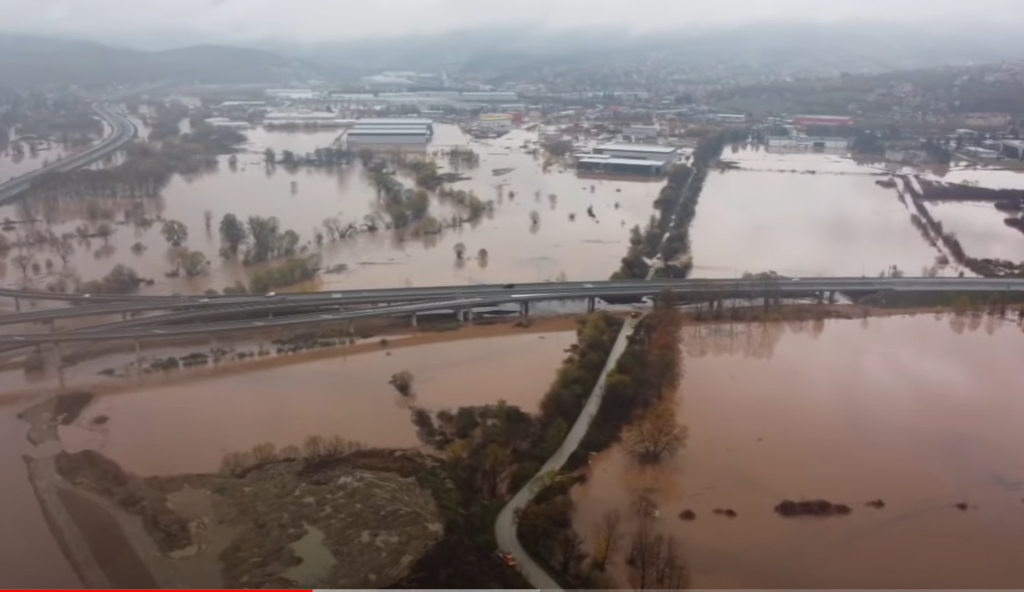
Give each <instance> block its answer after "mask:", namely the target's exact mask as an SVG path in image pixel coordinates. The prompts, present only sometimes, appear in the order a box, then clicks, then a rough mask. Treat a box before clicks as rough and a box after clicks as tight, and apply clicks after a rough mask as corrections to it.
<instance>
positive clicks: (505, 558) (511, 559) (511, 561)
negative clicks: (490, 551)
mask: <svg viewBox="0 0 1024 592" xmlns="http://www.w3.org/2000/svg"><path fill="white" fill-rule="evenodd" d="M496 555H497V556H498V559H501V560H502V562H504V563H505V565H507V566H509V567H511V568H515V567H516V558H515V556H513V555H512V554H511V553H506V552H504V551H502V550H501V549H498V551H497V553H496Z"/></svg>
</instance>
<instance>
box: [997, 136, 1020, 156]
mask: <svg viewBox="0 0 1024 592" xmlns="http://www.w3.org/2000/svg"><path fill="white" fill-rule="evenodd" d="M999 144H1000V148H999V152H1000V154H1002V155H1003V156H1004V157H1005V158H1012V159H1014V160H1024V140H1002V141H1001V142H1000V143H999Z"/></svg>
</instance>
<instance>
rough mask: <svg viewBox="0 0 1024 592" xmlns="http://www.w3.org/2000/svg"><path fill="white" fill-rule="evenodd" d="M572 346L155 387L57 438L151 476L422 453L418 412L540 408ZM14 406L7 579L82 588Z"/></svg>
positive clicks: (8, 438) (550, 338)
mask: <svg viewBox="0 0 1024 592" xmlns="http://www.w3.org/2000/svg"><path fill="white" fill-rule="evenodd" d="M573 343H575V334H574V333H573V332H555V333H543V334H524V335H515V336H511V337H502V338H485V339H472V340H464V341H457V340H456V341H450V342H447V343H435V344H432V345H431V346H430V347H429V348H427V347H425V346H423V347H410V348H404V349H403V348H397V349H394V350H392V351H391V352H390V355H389V353H388V352H385V351H380V352H373V353H369V354H361V355H358V356H350V357H340V356H339V357H337V358H334V359H330V360H325V361H317V362H308V363H301V364H295V365H292V366H288V367H284V368H276V369H274V370H265V371H254V372H251V373H245V374H238V375H232V376H225V377H222V378H215V379H210V380H206V381H202V382H198V383H189V384H187V385H180V386H164V387H155V388H149V389H147V390H141V391H137V392H129V393H124V394H118V395H111V396H108V397H103V398H100V399H98V400H96V401H94V402H93V403H92V405H91V406H90V407H88V408H87V409H86V411H85V412H84V413H83V415H82V417H81V418H80V420H79V421H78V422H76V424H75V425H73V426H65V427H62V428H61V432H60V436H61V439H62V444H63V446H64V448H65V449H66V450H68V451H77V450H80V449H84V448H91V449H95V450H99V451H101V452H103V454H105V455H107V456H109V457H111V458H113V459H114V460H116V461H118V462H119V463H121V464H122V465H123V466H124V467H125V469H127V470H130V471H134V472H137V473H140V474H144V475H148V474H170V473H180V472H193V471H215V470H217V468H218V466H219V464H220V461H221V458H222V456H223V454H224V453H225V452H228V451H234V450H240V449H248V448H250V447H252V446H253V445H255V444H258V443H261V442H274V443H275V444H278V445H280V446H283V445H288V444H301V442H302V440H303V439H304V438H305V437H306V436H308V435H311V434H323V435H335V434H337V435H340V436H342V437H345V438H347V439H350V440H357V441H360V442H363V443H365V444H367V445H371V446H386V447H409V446H417V445H418V444H419V442H418V440H417V437H416V434H415V428H414V427H413V426H412V424H411V422H410V418H409V415H410V406H411V405H416V406H421V407H424V408H426V409H429V410H431V411H436V410H439V409H454V408H457V407H458V406H461V405H475V404H488V403H497V402H498V401H499V400H502V399H504V400H505V401H507V402H508V403H509V404H512V405H519V406H521V407H523V408H524V409H527V410H529V411H534V410H535V409H536V406H537V404H538V402H539V401H540V398H541V397H542V396H543V394H544V392H545V391H546V389H547V387H548V386H549V384H550V382H551V380H552V379H553V377H554V375H555V371H556V370H557V368H558V366H559V365H560V364H561V360H562V358H563V357H564V354H563V351H564V350H565V349H567V348H568V347H569V346H570V345H571V344H573ZM524 369H528V371H526V372H524ZM401 370H409V371H411V372H412V373H413V374H414V376H415V379H414V391H415V397H413V398H412V399H411V400H405V399H402V398H401V397H400V396H399V395H398V394H397V393H396V392H395V390H394V389H393V388H392V387H391V386H390V385H389V384H388V382H387V381H388V379H389V378H390V376H391V375H392V374H394V373H395V372H398V371H401ZM466 384H474V385H477V387H476V388H474V389H470V388H466V387H465V385H466ZM17 411H18V408H16V407H13V406H12V407H5V408H0V442H3V443H4V446H3V453H2V454H0V466H2V468H3V470H4V475H6V476H7V477H8V478H7V479H5V481H4V484H3V486H2V487H0V501H2V502H3V503H0V520H3V523H4V524H5V525H9V526H12V527H16V528H17V529H18V532H19V537H17V538H16V539H12V538H10V537H8V539H7V540H5V541H3V544H2V545H0V573H2V574H3V584H4V585H7V586H14V585H24V586H28V587H31V586H44V585H46V586H51V587H63V588H72V587H76V585H77V580H76V578H75V576H74V574H73V573H72V572H71V569H70V567H69V566H68V565H67V563H66V561H65V560H64V559H63V557H62V555H61V554H60V551H59V549H58V548H57V546H56V543H54V541H53V540H52V538H51V537H50V534H49V531H48V529H47V526H46V523H45V521H44V520H43V516H42V514H41V512H40V511H39V505H38V503H37V501H36V499H35V497H34V495H33V491H32V487H31V486H30V485H29V482H28V480H27V475H26V470H25V465H24V463H23V461H22V459H21V455H22V454H31V455H39V454H41V453H45V454H52V453H53V452H54V451H55V448H54V447H53V446H48V447H47V450H45V451H42V450H40V449H33V447H32V446H31V445H30V444H28V442H27V441H26V440H25V432H26V430H27V425H26V424H25V423H23V422H21V421H19V420H18V419H17V418H16V417H15V415H16V413H17ZM101 415H105V416H107V417H108V420H107V421H106V423H105V424H104V425H102V426H99V425H96V424H94V423H92V421H93V420H94V419H95V418H96V417H99V416H101Z"/></svg>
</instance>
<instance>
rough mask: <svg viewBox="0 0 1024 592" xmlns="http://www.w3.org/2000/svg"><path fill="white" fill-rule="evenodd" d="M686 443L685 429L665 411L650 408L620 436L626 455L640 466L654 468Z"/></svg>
mask: <svg viewBox="0 0 1024 592" xmlns="http://www.w3.org/2000/svg"><path fill="white" fill-rule="evenodd" d="M685 443H686V428H685V427H681V426H680V425H679V424H678V422H677V421H676V418H675V415H674V414H672V413H671V412H670V411H666V410H665V409H659V408H652V409H651V410H649V411H647V412H646V413H644V414H643V415H642V416H641V417H639V418H638V419H637V420H636V421H634V422H633V423H632V424H631V425H629V426H627V427H626V430H625V433H624V434H623V445H624V447H625V449H626V451H627V452H628V453H629V454H630V455H631V456H632V457H633V458H634V459H636V460H637V461H638V462H640V463H641V464H656V463H658V462H660V461H661V460H662V459H663V458H665V457H667V456H672V455H674V454H675V453H676V452H678V451H679V450H680V449H681V448H682V447H683V445H684V444H685Z"/></svg>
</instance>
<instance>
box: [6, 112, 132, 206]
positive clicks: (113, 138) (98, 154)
mask: <svg viewBox="0 0 1024 592" xmlns="http://www.w3.org/2000/svg"><path fill="white" fill-rule="evenodd" d="M92 109H93V111H95V112H96V114H97V115H99V116H100V117H101V118H102V119H103V120H104V121H106V122H107V124H109V125H110V129H111V130H112V131H111V133H110V135H109V136H107V137H106V138H104V139H103V140H102V141H100V143H98V144H96V145H95V146H93V147H91V148H89V149H87V150H85V151H84V152H80V153H78V154H75V155H74V156H70V157H68V158H65V159H64V160H59V161H57V162H55V163H52V164H50V165H47V166H45V167H42V168H39V169H36V170H34V171H32V172H30V173H26V174H24V175H21V176H20V177H16V178H14V179H11V180H10V181H7V182H6V183H0V203H4V202H6V201H10V200H11V199H14V198H15V197H17V196H18V195H20V194H21V193H22V192H24V191H26V190H28V188H29V187H30V186H31V185H32V182H33V181H34V180H36V179H38V178H39V177H41V176H42V175H45V174H47V173H53V172H59V171H70V170H72V169H76V168H79V167H83V166H86V165H89V164H92V163H94V162H96V161H97V160H100V159H101V158H103V157H105V156H106V155H108V154H110V153H111V152H114V151H115V150H118V149H119V148H121V147H122V146H124V145H125V144H126V143H128V142H130V141H131V140H132V138H134V137H135V131H136V130H135V126H134V125H133V124H132V122H131V121H129V120H128V118H126V117H124V116H123V115H121V114H120V113H117V112H116V111H115V110H114V108H113V107H112V106H110V105H108V104H106V103H103V102H99V103H93V105H92Z"/></svg>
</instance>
